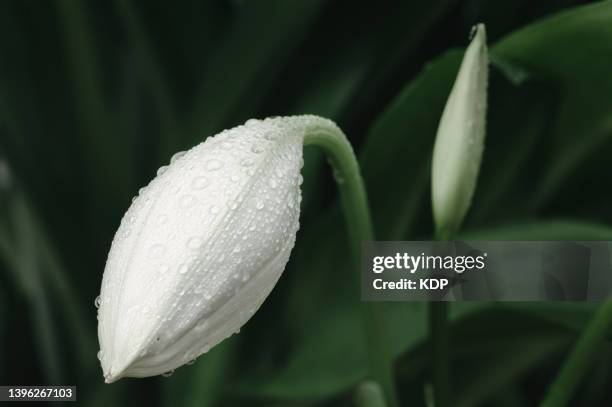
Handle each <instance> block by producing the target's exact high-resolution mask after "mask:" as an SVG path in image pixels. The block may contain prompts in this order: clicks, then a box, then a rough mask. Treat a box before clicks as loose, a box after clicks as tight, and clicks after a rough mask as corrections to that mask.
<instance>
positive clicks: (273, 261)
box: [97, 116, 339, 383]
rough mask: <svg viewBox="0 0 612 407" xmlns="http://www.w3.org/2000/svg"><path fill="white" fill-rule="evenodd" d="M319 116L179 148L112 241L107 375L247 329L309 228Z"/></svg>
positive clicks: (104, 327)
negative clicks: (305, 174) (306, 210)
mask: <svg viewBox="0 0 612 407" xmlns="http://www.w3.org/2000/svg"><path fill="white" fill-rule="evenodd" d="M330 126H331V127H333V128H334V129H336V131H339V130H337V127H336V126H335V125H334V124H333V123H332V122H330V121H329V120H326V119H322V118H318V117H315V116H299V117H288V118H273V119H266V120H263V121H258V120H249V121H247V123H246V124H245V125H243V126H238V127H235V128H233V129H231V130H226V131H224V132H222V133H220V134H218V135H216V136H215V137H212V138H209V139H207V140H206V141H205V142H203V143H201V144H200V145H198V146H196V147H194V148H192V149H191V150H189V151H187V152H186V153H179V154H176V155H175V156H174V157H173V158H172V160H171V163H170V165H169V166H167V167H162V168H160V169H159V171H158V175H157V177H156V178H155V179H153V181H151V183H150V184H149V185H148V186H147V187H146V188H143V189H142V190H141V191H140V194H139V196H138V197H137V198H136V199H135V200H134V201H133V203H132V205H131V206H130V208H129V209H128V211H127V213H126V214H125V216H124V217H123V220H122V221H121V225H120V227H119V230H118V231H117V234H116V235H115V238H114V240H113V243H112V246H111V250H110V253H109V255H108V260H107V263H106V268H105V270H104V277H103V281H102V290H101V295H100V298H99V301H97V302H98V303H99V316H98V318H99V324H98V337H99V341H100V354H99V358H100V361H101V364H102V370H103V372H104V377H105V379H106V382H107V383H110V382H113V381H116V380H118V379H120V378H122V377H144V376H153V375H158V374H162V373H164V372H167V371H171V370H173V369H175V368H177V367H179V366H181V365H183V364H186V363H188V362H190V361H192V360H193V359H195V358H196V357H198V356H199V355H201V354H203V353H206V352H207V351H208V350H209V349H210V348H211V347H213V346H215V345H216V344H218V343H219V342H221V341H222V340H223V339H225V338H227V337H228V336H230V335H232V334H233V333H235V332H237V331H238V330H239V329H240V327H241V326H242V325H244V324H245V323H246V321H247V320H248V319H249V318H250V317H251V316H252V315H253V313H255V311H256V310H257V309H258V308H259V306H260V305H261V304H262V302H263V301H264V299H265V298H266V297H267V295H268V294H269V292H270V291H271V290H272V288H273V287H274V285H275V284H276V281H277V280H278V278H279V277H280V275H281V273H282V271H283V269H284V268H285V265H286V264H287V261H288V259H289V254H290V252H291V249H292V248H293V245H294V242H295V237H296V233H297V230H298V227H299V212H300V210H299V208H300V201H301V193H300V184H301V175H300V169H301V166H302V149H303V139H304V134H305V132H306V131H309V130H310V131H312V129H316V128H328V129H329V128H330Z"/></svg>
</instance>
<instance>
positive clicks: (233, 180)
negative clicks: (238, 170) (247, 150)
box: [230, 174, 240, 182]
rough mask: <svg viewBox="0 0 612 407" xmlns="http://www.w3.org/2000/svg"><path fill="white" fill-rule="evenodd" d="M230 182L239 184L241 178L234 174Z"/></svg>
mask: <svg viewBox="0 0 612 407" xmlns="http://www.w3.org/2000/svg"><path fill="white" fill-rule="evenodd" d="M230 180H232V182H238V181H239V180H240V176H238V175H236V174H234V175H232V176H231V177H230Z"/></svg>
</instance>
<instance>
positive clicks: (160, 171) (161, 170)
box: [157, 165, 168, 176]
mask: <svg viewBox="0 0 612 407" xmlns="http://www.w3.org/2000/svg"><path fill="white" fill-rule="evenodd" d="M167 169H168V166H167V165H162V166H161V167H159V168H158V169H157V176H160V175H162V174H163V173H164V172H166V170H167Z"/></svg>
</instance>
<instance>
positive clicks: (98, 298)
mask: <svg viewBox="0 0 612 407" xmlns="http://www.w3.org/2000/svg"><path fill="white" fill-rule="evenodd" d="M94 305H95V307H96V308H100V296H99V295H98V296H97V297H96V299H95V300H94Z"/></svg>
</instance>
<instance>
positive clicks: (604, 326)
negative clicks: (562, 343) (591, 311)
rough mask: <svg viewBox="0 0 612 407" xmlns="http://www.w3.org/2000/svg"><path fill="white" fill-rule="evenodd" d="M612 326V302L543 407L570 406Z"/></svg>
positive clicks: (581, 342) (590, 329)
mask: <svg viewBox="0 0 612 407" xmlns="http://www.w3.org/2000/svg"><path fill="white" fill-rule="evenodd" d="M610 326H612V299H609V300H607V301H606V302H604V303H603V304H602V305H601V307H600V308H599V310H598V311H597V313H596V314H595V316H594V317H593V319H592V320H591V323H590V324H589V326H588V327H587V328H586V330H585V331H584V333H583V334H582V336H581V337H580V338H579V339H578V342H577V343H576V346H575V347H574V349H573V350H572V352H571V353H570V355H569V357H568V358H567V360H566V361H565V364H564V365H563V367H561V370H560V371H559V374H558V375H557V378H556V379H555V381H554V382H553V383H552V385H551V386H550V388H549V390H548V394H547V395H546V398H545V399H544V401H543V402H542V404H540V406H541V407H558V406H565V405H567V404H568V403H569V402H570V401H571V399H572V396H573V394H574V392H575V390H576V388H577V387H578V385H579V384H580V381H581V380H582V378H583V377H584V374H585V373H586V371H587V370H588V369H589V368H590V367H591V365H592V363H593V360H594V359H595V357H596V355H598V354H599V353H600V351H601V349H602V347H603V346H604V344H605V340H606V333H607V332H608V329H609V328H610Z"/></svg>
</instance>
